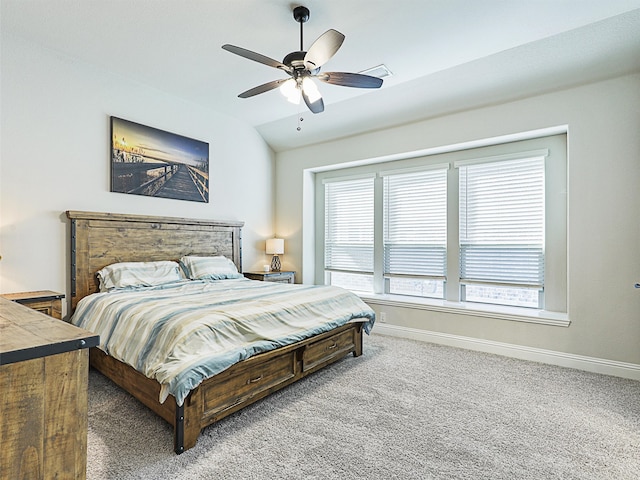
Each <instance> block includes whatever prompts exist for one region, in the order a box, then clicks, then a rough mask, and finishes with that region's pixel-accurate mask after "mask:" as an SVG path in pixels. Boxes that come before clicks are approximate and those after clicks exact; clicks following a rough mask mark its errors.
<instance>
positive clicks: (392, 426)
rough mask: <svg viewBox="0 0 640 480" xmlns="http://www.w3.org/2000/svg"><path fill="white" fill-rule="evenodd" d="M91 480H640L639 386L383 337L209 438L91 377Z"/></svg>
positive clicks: (367, 340) (215, 427) (230, 420)
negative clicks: (180, 449)
mask: <svg viewBox="0 0 640 480" xmlns="http://www.w3.org/2000/svg"><path fill="white" fill-rule="evenodd" d="M88 445H89V447H88V469H87V477H88V478H89V479H181V480H188V479H234V480H237V479H368V480H378V479H395V478H398V479H474V480H478V479H492V480H495V479H510V480H513V479H563V480H567V479H585V480H587V479H588V480H600V479H612V480H625V479H629V480H632V479H633V480H637V479H638V478H640V382H636V381H631V380H625V379H620V378H615V377H609V376H604V375H597V374H592V373H587V372H581V371H577V370H570V369H565V368H560V367H554V366H548V365H542V364H538V363H532V362H526V361H521V360H516V359H510V358H505V357H500V356H496V355H489V354H484V353H478V352H472V351H466V350H461V349H456V348H450V347H444V346H438V345H433V344H428V343H420V342H413V341H408V340H402V339H397V338H392V337H385V336H381V335H375V334H374V335H372V336H371V337H367V338H365V348H364V355H363V356H362V357H359V358H353V357H351V356H349V357H347V358H345V359H344V360H343V361H341V362H339V363H337V364H335V365H333V366H330V367H329V368H327V369H324V370H323V371H320V372H318V373H316V374H314V375H311V376H310V377H308V378H307V379H305V380H303V381H301V382H299V383H298V384H296V385H293V386H290V387H288V388H286V389H285V390H283V391H281V392H278V393H276V394H274V395H272V396H271V397H269V398H267V399H265V400H262V401H260V402H258V403H257V404H255V405H253V406H251V407H248V408H246V409H245V410H243V411H241V412H239V413H237V414H235V415H232V416H231V417H229V418H227V419H224V420H222V421H221V422H219V423H218V424H216V425H212V426H210V427H208V428H207V429H205V430H204V431H203V432H202V434H201V435H200V438H199V440H198V444H197V445H196V447H195V448H193V449H191V450H189V451H187V452H185V453H184V454H182V455H176V454H175V453H173V449H172V447H173V445H172V431H171V429H170V427H169V426H168V425H167V424H166V423H165V422H164V421H163V420H161V419H160V418H159V417H157V416H155V414H153V413H151V412H150V411H148V410H147V409H146V408H145V407H143V406H142V405H141V404H139V403H138V402H137V401H136V400H134V399H133V398H132V397H130V396H129V395H128V394H126V393H124V392H123V391H122V390H120V389H119V388H118V387H116V386H115V385H113V384H112V383H111V382H110V381H108V380H107V379H105V378H104V377H102V376H101V375H100V374H98V373H96V372H94V371H92V372H91V373H90V378H89V439H88Z"/></svg>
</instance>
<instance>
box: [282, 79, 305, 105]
mask: <svg viewBox="0 0 640 480" xmlns="http://www.w3.org/2000/svg"><path fill="white" fill-rule="evenodd" d="M280 93H282V95H284V96H285V97H286V98H287V100H288V101H289V102H291V103H293V104H295V105H299V104H300V96H301V94H300V90H299V89H298V84H297V83H296V81H295V80H294V79H293V78H290V79H289V80H287V81H286V82H284V83H283V84H282V85H280Z"/></svg>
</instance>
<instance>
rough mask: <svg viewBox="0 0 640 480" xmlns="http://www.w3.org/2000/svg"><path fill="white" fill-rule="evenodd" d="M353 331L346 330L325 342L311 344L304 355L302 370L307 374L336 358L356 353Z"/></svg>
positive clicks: (324, 340) (326, 339)
mask: <svg viewBox="0 0 640 480" xmlns="http://www.w3.org/2000/svg"><path fill="white" fill-rule="evenodd" d="M353 332H354V331H353V330H351V329H350V330H344V331H342V332H339V333H336V334H335V335H332V336H330V337H327V338H325V339H323V340H319V341H317V342H314V343H311V344H309V345H308V346H307V348H306V349H305V350H304V353H303V355H302V370H303V371H304V372H307V371H309V370H312V369H314V368H317V367H319V366H322V365H324V364H326V363H330V362H331V361H332V360H334V359H335V357H342V356H344V355H346V354H347V353H349V352H353V351H355V348H356V347H355V341H354V338H353V336H354V334H353Z"/></svg>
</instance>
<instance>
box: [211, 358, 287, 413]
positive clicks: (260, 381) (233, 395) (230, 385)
mask: <svg viewBox="0 0 640 480" xmlns="http://www.w3.org/2000/svg"><path fill="white" fill-rule="evenodd" d="M237 367H239V368H237ZM294 376H295V351H289V352H287V353H284V354H282V355H278V356H272V357H271V358H268V359H267V360H265V361H264V362H261V363H254V364H252V365H251V366H249V367H247V366H243V365H242V364H238V365H237V366H236V367H231V368H230V369H228V370H227V371H225V372H222V373H220V374H219V375H218V378H219V379H220V381H219V382H216V384H215V385H212V386H211V388H209V389H208V390H207V391H206V392H205V394H204V414H205V416H206V417H208V416H212V415H217V414H218V413H220V412H223V411H225V410H228V409H231V408H233V407H234V406H236V405H239V404H241V403H243V402H247V401H249V400H250V399H251V398H253V397H256V396H258V395H260V394H261V393H263V392H267V391H271V390H272V389H274V388H275V387H277V386H278V385H280V384H282V383H285V382H287V381H289V380H291V379H292V378H293V377H294Z"/></svg>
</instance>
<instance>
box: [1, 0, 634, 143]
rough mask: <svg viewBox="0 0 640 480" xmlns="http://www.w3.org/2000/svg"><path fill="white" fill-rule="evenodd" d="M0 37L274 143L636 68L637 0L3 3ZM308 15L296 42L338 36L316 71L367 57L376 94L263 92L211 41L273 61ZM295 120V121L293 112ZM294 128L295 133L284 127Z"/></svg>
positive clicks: (271, 76)
mask: <svg viewBox="0 0 640 480" xmlns="http://www.w3.org/2000/svg"><path fill="white" fill-rule="evenodd" d="M0 4H1V12H0V21H1V28H2V35H3V36H4V35H13V36H18V37H21V38H25V39H27V40H29V41H31V42H34V43H36V44H40V45H42V46H43V47H45V48H47V49H51V50H53V51H56V52H58V53H61V54H63V55H65V56H67V57H69V58H73V59H74V60H76V61H81V62H85V63H87V64H90V65H93V66H94V67H97V68H100V69H103V70H105V71H109V72H113V73H114V74H116V75H118V76H121V77H125V78H128V79H130V80H132V81H135V82H138V83H142V84H145V85H148V86H150V87H152V88H155V89H158V90H161V91H164V92H167V93H169V94H172V95H175V96H178V97H181V98H184V99H186V100H188V101H191V102H194V103H197V104H199V105H203V106H205V107H208V108H210V109H212V110H215V111H218V112H222V113H224V114H228V115H231V116H234V117H237V118H239V119H241V120H243V121H245V122H247V123H248V124H250V125H252V126H254V127H255V128H256V129H257V130H258V132H259V133H260V134H261V135H262V136H263V137H264V138H265V140H266V141H267V142H268V143H269V144H270V145H271V147H272V148H273V149H274V150H276V151H280V150H286V149H291V148H296V147H299V146H303V145H308V144H312V143H316V142H321V141H326V140H329V139H334V138H340V137H343V136H348V135H353V134H357V133H361V132H363V131H368V130H375V129H380V128H386V127H389V126H393V125H398V124H402V123H407V122H411V121H414V120H417V119H422V118H428V117H431V116H437V115H442V114H445V113H447V112H452V111H456V110H460V109H464V108H471V107H476V106H481V105H487V104H491V103H495V102H498V101H504V100H510V99H515V98H521V97H524V96H527V95H531V94H535V93H540V92H545V91H551V90H554V89H559V88H564V87H567V86H571V85H575V84H578V83H586V82H590V81H593V80H599V79H603V78H607V77H612V76H616V75H620V74H625V73H630V72H636V71H640V0H607V1H603V0H518V1H507V0H475V1H472V0H395V1H388V0H306V1H304V2H301V3H295V2H294V3H292V2H290V1H287V0H226V1H224V0H189V1H187V0H100V1H98V0H28V1H25V0H2V1H1V2H0ZM300 4H302V5H305V6H306V7H308V8H309V10H310V11H311V15H310V19H309V21H308V22H307V23H305V24H304V48H305V49H308V48H309V47H310V45H311V43H313V41H314V40H315V39H316V38H317V37H318V36H319V35H321V34H322V33H323V32H325V31H326V30H328V29H329V28H333V29H336V30H338V31H340V32H342V33H343V34H344V35H345V36H346V40H345V41H344V43H343V45H342V47H341V48H340V50H339V51H338V52H337V53H336V55H335V56H334V57H333V58H332V59H331V60H329V62H327V64H326V65H325V66H324V67H323V71H344V72H360V71H363V70H366V69H368V68H370V67H375V66H377V65H380V64H384V65H386V66H387V67H388V68H389V69H390V70H391V71H392V72H393V76H391V77H387V78H385V79H384V84H383V86H382V88H380V89H378V90H368V89H367V90H365V89H355V88H348V87H339V86H334V85H328V84H324V83H321V84H319V88H320V91H321V93H322V95H323V97H324V102H325V111H324V112H323V113H321V114H317V115H314V114H312V113H311V112H309V111H308V110H307V109H306V107H304V104H303V105H302V106H295V105H292V104H290V103H288V102H287V101H286V100H285V98H284V97H283V96H282V95H281V94H280V93H279V92H278V90H277V89H276V90H273V91H270V92H267V93H264V94H261V95H258V96H255V97H252V98H248V99H240V98H238V97H237V95H238V94H239V93H240V92H243V91H245V90H247V89H249V88H251V87H254V86H256V85H259V84H262V83H265V82H268V81H271V80H276V79H279V78H286V74H285V73H284V72H282V71H279V70H277V69H274V68H270V67H268V66H265V65H262V64H260V63H256V62H252V61H250V60H247V59H244V58H241V57H239V56H237V55H233V54H231V53H229V52H226V51H224V50H222V48H221V46H222V45H223V44H225V43H229V44H233V45H237V46H240V47H243V48H246V49H249V50H253V51H255V52H258V53H261V54H263V55H266V56H268V57H270V58H274V59H276V60H278V61H281V60H282V59H283V57H284V56H285V55H286V54H287V53H289V52H292V51H295V50H298V49H299V46H300V45H299V41H300V40H299V34H300V28H299V24H298V23H297V22H296V21H295V20H294V19H293V15H292V10H293V7H295V6H297V5H300ZM300 118H303V121H302V122H301V121H300V120H299V119H300ZM299 125H300V126H301V127H302V129H301V130H300V131H298V130H297V127H298V126H299Z"/></svg>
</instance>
